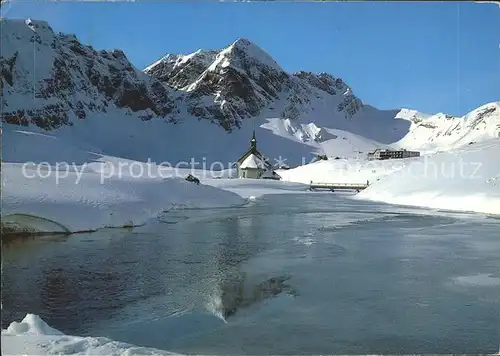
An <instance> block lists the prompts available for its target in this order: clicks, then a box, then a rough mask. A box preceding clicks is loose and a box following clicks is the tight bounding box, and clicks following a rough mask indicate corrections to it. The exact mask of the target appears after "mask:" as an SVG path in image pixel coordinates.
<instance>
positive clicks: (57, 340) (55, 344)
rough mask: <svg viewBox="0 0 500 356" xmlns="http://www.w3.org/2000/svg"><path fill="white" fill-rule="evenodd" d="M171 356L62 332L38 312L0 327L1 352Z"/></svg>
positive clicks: (108, 340) (144, 348) (111, 341)
mask: <svg viewBox="0 0 500 356" xmlns="http://www.w3.org/2000/svg"><path fill="white" fill-rule="evenodd" d="M70 354H77V355H175V353H172V352H168V351H163V350H158V349H151V348H146V347H138V346H134V345H130V344H126V343H124V342H118V341H113V340H110V339H107V338H104V337H78V336H70V335H64V334H63V333H61V332H60V331H59V330H56V329H54V328H51V327H50V326H49V325H47V324H46V323H45V322H44V321H43V320H42V319H41V318H40V317H39V316H38V315H34V314H26V316H25V317H24V319H23V320H22V321H21V322H12V323H11V324H10V325H9V327H8V328H7V329H6V330H2V355H9V356H14V355H70Z"/></svg>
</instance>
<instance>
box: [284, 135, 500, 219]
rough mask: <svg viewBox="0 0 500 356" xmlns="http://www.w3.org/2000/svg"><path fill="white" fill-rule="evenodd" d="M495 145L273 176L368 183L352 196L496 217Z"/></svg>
mask: <svg viewBox="0 0 500 356" xmlns="http://www.w3.org/2000/svg"><path fill="white" fill-rule="evenodd" d="M499 156H500V140H498V139H493V140H489V141H485V142H481V143H476V144H474V145H468V146H466V147H463V148H461V149H456V150H452V151H448V152H440V153H435V154H431V155H425V156H422V157H418V158H410V159H398V160H385V161H367V160H328V161H320V162H316V163H313V164H309V165H304V166H300V167H297V168H294V169H290V170H284V171H278V173H279V174H280V175H281V176H282V177H283V178H284V179H285V180H287V181H290V182H301V183H307V182H310V181H314V182H325V183H326V182H336V183H339V182H344V183H346V182H349V183H363V182H366V181H369V182H370V186H369V187H368V188H366V189H365V190H363V191H361V192H360V193H358V194H357V195H356V196H354V197H353V198H354V199H362V200H368V201H374V202H382V203H387V204H394V205H404V206H413V207H421V208H428V209H440V210H448V211H458V212H473V213H480V214H491V215H500V160H499V159H498V157H499Z"/></svg>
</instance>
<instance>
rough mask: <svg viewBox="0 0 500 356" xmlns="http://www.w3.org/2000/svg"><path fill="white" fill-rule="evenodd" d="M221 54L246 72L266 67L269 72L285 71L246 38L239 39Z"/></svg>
mask: <svg viewBox="0 0 500 356" xmlns="http://www.w3.org/2000/svg"><path fill="white" fill-rule="evenodd" d="M220 54H221V55H223V56H224V57H226V58H227V59H228V60H230V61H233V62H234V64H235V65H238V66H240V67H241V68H243V69H245V70H250V69H251V68H252V66H265V67H267V68H268V69H269V70H274V71H277V72H282V71H283V69H281V67H280V66H279V64H278V63H276V61H275V60H274V59H273V58H272V57H271V56H270V55H269V54H267V52H265V51H264V50H262V49H261V48H260V47H259V46H257V45H255V44H253V43H252V42H250V41H249V40H248V39H246V38H239V39H237V40H236V41H235V42H234V43H233V44H231V45H230V46H229V47H227V48H226V49H224V50H223V51H221V53H220Z"/></svg>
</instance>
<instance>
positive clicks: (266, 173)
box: [261, 169, 281, 179]
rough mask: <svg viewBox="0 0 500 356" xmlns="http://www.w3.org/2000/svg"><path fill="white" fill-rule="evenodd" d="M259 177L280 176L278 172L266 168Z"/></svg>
mask: <svg viewBox="0 0 500 356" xmlns="http://www.w3.org/2000/svg"><path fill="white" fill-rule="evenodd" d="M261 178H279V179H281V176H280V175H279V174H278V173H276V172H275V171H273V170H271V169H268V170H266V171H265V172H264V173H263V174H262V176H261Z"/></svg>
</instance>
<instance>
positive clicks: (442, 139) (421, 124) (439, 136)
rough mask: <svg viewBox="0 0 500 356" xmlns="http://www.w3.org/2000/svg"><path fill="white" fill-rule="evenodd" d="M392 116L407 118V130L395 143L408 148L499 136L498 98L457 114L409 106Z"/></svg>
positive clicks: (446, 146) (438, 146)
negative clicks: (420, 109) (408, 122)
mask: <svg viewBox="0 0 500 356" xmlns="http://www.w3.org/2000/svg"><path fill="white" fill-rule="evenodd" d="M396 118H397V119H403V120H407V121H410V122H411V127H410V130H409V133H408V134H407V135H406V136H405V137H404V138H403V139H401V140H399V141H398V142H396V144H395V145H397V146H400V147H404V148H409V149H420V150H425V151H431V152H432V151H437V150H442V151H444V150H449V149H453V148H458V147H462V146H465V145H467V144H469V143H471V142H472V143H474V142H482V141H486V140H489V139H492V138H500V101H498V102H494V103H489V104H486V105H483V106H481V107H479V108H477V109H475V110H473V111H471V112H470V113H468V114H467V115H465V116H463V117H459V118H457V117H453V116H450V115H446V114H442V113H439V114H436V115H425V114H421V113H418V112H416V111H411V110H402V111H401V112H399V113H398V115H397V116H396Z"/></svg>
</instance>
